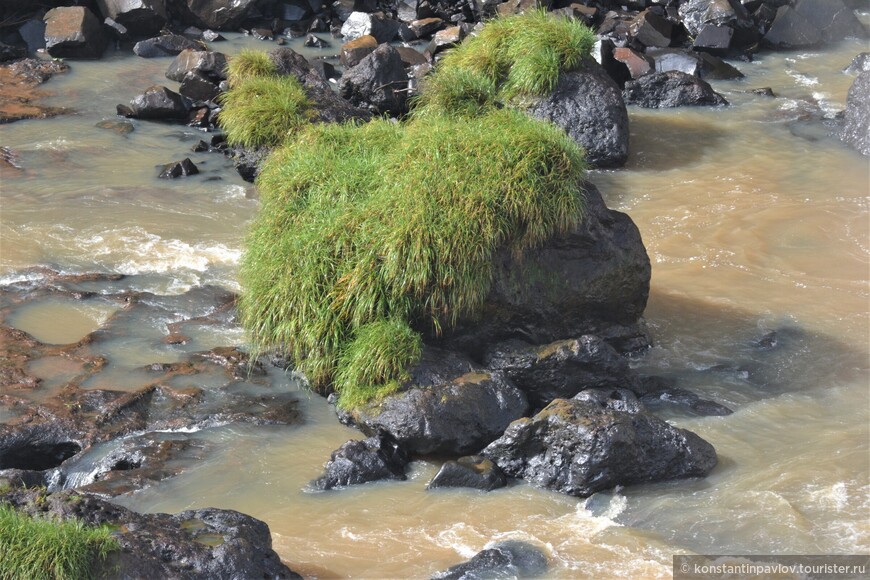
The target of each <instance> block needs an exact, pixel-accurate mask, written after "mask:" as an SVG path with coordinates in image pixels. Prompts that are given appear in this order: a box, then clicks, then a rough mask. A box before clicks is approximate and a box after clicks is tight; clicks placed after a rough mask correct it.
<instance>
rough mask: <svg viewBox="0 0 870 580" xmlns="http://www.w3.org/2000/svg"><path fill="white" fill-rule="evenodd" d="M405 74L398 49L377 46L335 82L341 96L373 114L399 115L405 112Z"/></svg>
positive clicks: (406, 84) (406, 77)
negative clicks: (337, 83) (337, 82)
mask: <svg viewBox="0 0 870 580" xmlns="http://www.w3.org/2000/svg"><path fill="white" fill-rule="evenodd" d="M407 88H408V76H407V75H406V74H405V64H404V63H403V62H402V57H401V56H400V55H399V51H397V50H396V49H395V48H393V47H392V46H390V45H389V44H382V45H380V46H378V47H377V48H376V49H375V50H374V51H373V52H372V53H371V54H369V55H368V56H366V57H365V58H363V59H362V60H361V61H360V62H359V64H357V65H356V66H355V67H353V68H351V69H350V70H348V71H347V72H345V73H344V76H342V77H341V82H340V83H339V93H340V94H341V96H342V98H344V99H347V100H348V101H350V103H351V104H353V105H355V106H357V107H364V108H367V109H369V110H370V111H371V112H372V113H373V114H375V115H390V116H393V117H399V116H401V115H403V114H405V113H407V112H408V105H407Z"/></svg>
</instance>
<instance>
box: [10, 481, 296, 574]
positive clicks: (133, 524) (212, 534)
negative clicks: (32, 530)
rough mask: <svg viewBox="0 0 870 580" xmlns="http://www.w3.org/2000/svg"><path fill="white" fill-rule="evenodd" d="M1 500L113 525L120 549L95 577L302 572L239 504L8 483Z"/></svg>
mask: <svg viewBox="0 0 870 580" xmlns="http://www.w3.org/2000/svg"><path fill="white" fill-rule="evenodd" d="M0 502H2V503H5V504H10V505H12V506H13V507H15V508H16V509H18V510H20V511H22V512H25V513H27V514H30V515H31V516H38V517H41V518H50V519H53V518H57V519H60V520H69V519H73V518H75V519H78V520H81V521H83V522H84V523H85V524H87V525H90V526H96V525H108V526H111V527H113V528H115V530H116V531H115V532H114V534H113V538H114V539H115V540H117V542H118V543H119V544H120V550H118V551H117V552H114V553H112V554H111V555H110V556H109V558H108V559H107V560H106V561H105V562H104V563H103V567H102V569H101V570H98V571H97V572H98V573H97V574H96V576H97V577H104V576H105V577H109V576H111V577H119V578H186V579H191V580H192V579H200V580H207V579H210V578H282V579H285V578H286V579H300V580H301V578H302V577H301V576H299V575H298V574H296V573H295V572H293V571H292V570H290V569H289V568H287V566H285V565H284V564H283V563H282V562H281V559H280V558H279V557H278V554H276V553H275V551H274V550H272V537H271V534H270V533H269V526H267V525H266V524H265V523H264V522H262V521H260V520H258V519H255V518H252V517H251V516H248V515H245V514H242V513H239V512H236V511H232V510H220V509H214V508H205V509H199V510H190V511H185V512H181V513H178V514H175V515H169V514H139V513H136V512H133V511H130V510H128V509H126V508H123V507H121V506H119V505H115V504H113V503H109V502H108V501H105V500H102V499H98V498H95V497H92V496H90V495H87V494H78V493H77V494H74V495H73V494H70V493H68V492H61V493H55V494H49V495H47V494H46V493H45V492H44V491H42V490H38V489H29V490H13V491H10V492H8V493H5V494H2V495H0Z"/></svg>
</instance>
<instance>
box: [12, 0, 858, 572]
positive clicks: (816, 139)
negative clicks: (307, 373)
mask: <svg viewBox="0 0 870 580" xmlns="http://www.w3.org/2000/svg"><path fill="white" fill-rule="evenodd" d="M865 19H866V15H865ZM252 42H254V41H251V40H243V39H234V40H232V41H231V42H229V43H224V44H223V45H215V46H214V48H215V49H216V50H224V51H226V52H228V53H233V52H235V51H238V50H239V48H240V47H241V46H243V45H245V44H246V43H247V44H250V43H252ZM261 46H264V47H267V45H261ZM862 50H868V47H867V46H866V43H864V44H863V45H862V43H859V42H857V41H846V42H844V43H842V44H840V45H838V46H836V47H833V48H830V49H825V50H824V51H807V52H787V53H766V54H761V55H758V56H757V58H756V59H755V61H754V62H751V63H743V62H740V63H735V66H737V67H738V68H739V69H740V70H741V71H742V72H743V73H744V74H745V75H746V78H744V79H742V80H738V81H727V82H726V81H719V82H714V83H713V85H714V88H715V89H716V90H718V91H719V92H721V93H722V94H723V95H725V96H726V98H727V99H728V100H729V101H730V102H731V106H730V107H725V108H697V109H688V108H684V109H677V110H662V111H647V110H642V109H631V111H630V115H631V131H632V135H631V139H632V141H631V157H630V160H629V162H628V164H627V166H626V167H625V168H623V169H619V170H613V171H594V172H592V173H591V174H590V179H591V180H592V181H593V182H594V183H596V184H597V185H598V187H599V189H601V191H602V192H603V194H604V196H605V199H606V201H607V203H608V204H609V205H610V206H611V207H613V208H616V209H619V210H621V211H625V212H627V213H629V214H630V215H631V217H632V218H633V219H634V221H635V222H636V223H637V225H638V227H639V228H640V231H641V233H642V235H643V239H644V243H645V245H646V247H647V250H648V252H649V255H650V258H651V261H652V264H653V277H652V288H651V296H650V302H649V306H648V308H647V311H646V319H647V323H648V325H649V328H650V331H651V333H652V336H653V339H654V342H655V346H654V347H653V348H652V350H651V351H650V352H648V353H647V355H646V356H645V357H643V358H642V359H640V360H638V361H635V363H634V364H635V365H636V366H637V367H638V368H640V369H641V370H643V371H644V372H649V373H652V374H659V375H664V376H668V377H672V378H675V379H677V380H678V381H679V384H680V386H683V387H686V388H689V389H692V390H695V391H697V392H699V393H700V394H702V395H703V396H705V397H707V398H712V399H715V400H717V401H719V402H722V403H724V404H726V405H728V406H730V407H731V408H733V409H734V410H735V413H734V414H733V415H730V416H726V417H703V418H700V417H691V416H686V415H682V414H676V413H671V414H669V415H666V418H667V419H668V420H670V421H672V422H673V423H675V424H677V425H679V426H681V427H686V428H689V429H691V430H693V431H695V432H697V433H699V434H700V435H701V436H702V437H704V438H705V439H707V440H708V441H710V442H711V443H712V444H713V445H714V446H715V447H716V449H717V451H718V453H719V457H720V463H719V465H718V466H717V467H716V469H715V470H714V471H713V472H712V474H711V475H710V476H709V477H707V478H706V479H704V480H700V481H683V482H677V483H667V484H656V485H643V486H634V487H630V488H625V489H616V490H613V491H611V492H606V493H599V494H596V495H595V496H593V497H592V498H590V499H589V500H581V499H576V498H571V497H567V496H562V495H559V494H556V493H550V492H546V491H542V490H539V489H536V488H533V487H530V486H528V485H526V484H522V483H519V484H516V485H512V486H510V487H508V488H505V489H502V490H497V491H494V492H491V493H486V494H484V493H480V492H474V491H457V490H449V491H443V490H442V491H438V492H428V491H426V489H425V486H426V483H427V482H428V480H429V479H430V478H431V477H432V476H433V475H434V474H435V472H436V471H437V469H438V467H439V465H438V463H437V461H435V460H432V461H417V462H414V463H413V464H412V466H411V470H410V476H409V479H408V481H405V482H389V483H380V484H371V485H365V486H359V487H357V488H352V489H345V490H341V491H338V492H331V493H312V492H310V491H307V490H306V489H305V486H306V484H307V483H308V482H309V481H310V480H311V479H313V478H315V477H316V476H318V475H319V473H320V471H321V469H322V465H323V463H324V461H325V460H326V459H327V458H328V456H329V453H330V452H331V451H332V450H333V449H335V448H336V447H338V446H339V445H340V444H341V443H343V442H344V441H346V440H347V439H349V438H360V437H361V436H360V434H359V433H358V432H356V431H354V430H352V429H348V428H346V427H343V426H341V425H340V424H339V423H338V421H337V420H336V419H335V415H334V413H333V412H332V410H331V408H330V407H329V406H328V405H327V403H326V402H325V400H323V399H322V398H320V397H318V396H316V395H312V394H309V393H307V392H306V391H305V390H304V389H300V387H299V385H298V384H297V382H296V381H295V380H294V379H293V377H292V376H289V375H287V374H285V373H284V372H283V371H281V370H278V369H273V370H272V371H270V377H269V379H270V384H269V388H270V389H273V390H275V391H287V390H292V391H296V392H298V397H299V399H300V401H301V408H302V412H303V417H304V421H303V423H302V424H300V425H298V426H291V427H274V426H272V427H262V426H260V427H257V426H229V427H222V428H217V429H211V430H205V431H201V432H198V433H193V434H186V435H185V436H188V437H195V438H199V439H203V440H206V441H208V442H209V443H210V444H211V446H210V449H212V452H211V453H209V454H208V455H207V457H206V458H205V459H204V460H202V461H199V462H196V463H194V464H192V465H190V466H188V467H187V469H186V470H185V471H184V472H183V473H182V474H181V475H178V476H176V477H173V478H169V479H166V480H164V481H163V482H161V483H160V484H159V485H156V486H154V487H151V488H149V489H146V490H144V491H141V492H138V493H133V494H131V495H125V496H122V497H120V498H118V499H117V501H119V502H121V503H123V504H124V505H126V506H128V507H131V508H134V509H137V510H142V511H179V510H183V509H187V508H195V507H205V506H214V507H221V508H231V509H237V510H240V511H243V512H246V513H250V514H251V515H254V516H256V517H258V518H261V519H263V520H265V521H266V522H267V523H268V524H269V526H270V528H271V530H272V533H273V539H274V547H275V549H276V550H277V551H278V553H279V554H280V555H281V557H282V558H283V559H285V560H286V561H287V563H288V564H289V565H290V567H291V568H293V569H294V570H297V571H299V572H300V573H302V574H304V575H306V576H309V575H310V576H312V577H318V578H343V577H355V578H360V577H362V578H387V577H415V578H423V577H427V576H428V575H430V574H432V573H433V572H435V571H437V570H440V569H444V568H446V567H448V566H451V565H453V564H456V563H458V562H460V561H462V560H464V559H467V558H468V557H470V556H472V555H474V554H475V553H476V552H478V551H479V550H481V549H482V548H484V547H485V546H486V545H487V544H489V543H491V542H494V541H498V540H502V539H508V538H511V539H520V540H524V541H527V542H530V543H533V544H535V545H537V546H539V547H541V548H542V549H543V550H544V551H545V553H546V554H547V556H548V558H549V561H550V565H551V576H553V577H563V578H609V577H667V576H669V575H670V573H671V556H672V555H673V554H683V553H762V554H763V553H792V554H820V553H840V554H849V553H867V552H868V551H870V521H868V514H870V385H868V377H870V371H868V367H870V365H868V348H870V333H868V329H870V319H868V312H870V309H868V304H870V302H868V301H870V292H868V290H870V288H868V279H870V266H868V264H870V212H868V194H870V164H868V160H867V158H865V157H862V156H860V155H859V154H858V153H856V152H855V151H853V150H851V149H849V148H848V147H846V146H844V145H843V144H841V143H840V142H839V141H838V140H836V139H835V138H832V137H831V136H830V132H831V130H832V122H833V121H832V119H833V117H834V116H835V114H836V112H837V111H838V110H841V109H842V108H843V107H844V105H845V100H846V93H847V91H848V88H849V86H850V84H851V82H852V80H853V77H852V76H850V75H847V74H844V73H843V72H841V71H842V69H843V68H844V67H845V66H846V65H848V64H849V62H850V61H851V59H852V57H853V56H854V55H855V54H857V53H859V52H861V51H862ZM169 62H170V59H150V60H146V59H140V58H137V57H133V56H128V55H122V54H109V55H108V56H107V58H106V59H104V60H103V61H100V62H73V63H71V71H70V72H69V73H67V74H65V75H58V76H56V77H55V78H53V79H52V80H51V81H49V83H48V84H46V85H44V87H43V89H44V90H45V91H46V92H49V93H52V94H53V95H54V96H53V97H52V98H51V99H50V101H49V104H53V105H62V106H66V107H71V108H72V109H74V110H75V112H74V113H73V114H70V115H65V116H60V117H57V118H54V119H50V120H31V121H22V122H18V123H14V124H10V125H5V126H0V145H3V146H5V147H8V148H10V149H12V150H13V151H14V152H15V154H16V156H17V157H16V159H17V161H16V163H17V164H18V165H19V166H20V167H19V168H12V167H5V168H3V169H2V173H0V193H2V197H0V212H2V213H0V243H2V245H0V283H2V284H9V283H12V282H15V281H20V280H23V279H26V278H28V277H31V278H35V277H38V276H39V274H37V273H34V271H33V270H32V268H33V267H34V266H46V267H50V268H52V269H55V270H59V271H63V272H108V273H120V274H125V275H126V277H125V278H123V279H122V280H119V281H115V282H106V283H102V284H96V285H95V286H94V289H96V290H97V291H98V292H103V293H109V292H115V291H118V290H122V289H133V290H139V291H148V292H151V293H154V294H155V295H158V296H175V295H180V294H182V293H184V292H187V291H189V290H191V289H198V288H202V287H205V286H218V287H223V288H225V289H228V290H230V291H237V290H238V289H239V286H238V282H237V279H236V273H237V266H238V261H239V257H240V255H241V252H242V240H243V236H244V231H245V226H246V223H247V222H248V221H249V220H250V219H251V217H252V216H253V215H254V212H256V210H257V207H258V202H257V200H256V193H255V190H254V188H253V186H251V185H249V184H246V183H245V182H243V181H242V180H241V179H240V178H239V177H238V176H237V175H236V174H235V172H234V171H233V170H232V168H231V165H230V164H229V163H228V162H227V161H226V160H225V159H224V158H223V157H222V156H221V155H219V154H209V153H192V152H191V147H192V146H193V144H195V143H196V142H197V141H198V140H199V139H202V138H205V139H208V138H209V136H208V135H205V134H203V133H201V132H200V131H198V130H196V129H191V128H186V127H183V126H174V125H164V124H159V123H152V122H145V121H132V125H131V127H132V128H133V131H131V132H128V129H129V128H130V127H128V128H127V129H119V130H111V129H106V128H101V127H97V123H99V122H100V121H102V120H104V119H113V118H114V115H113V114H114V110H115V105H116V104H117V103H122V102H127V101H128V100H129V99H130V98H132V97H133V96H134V95H136V94H138V93H140V92H142V91H143V90H144V89H145V88H146V87H147V86H149V85H151V84H155V83H159V84H167V85H168V86H172V85H173V83H171V81H167V80H166V79H165V78H164V77H163V73H164V71H165V70H166V67H167V66H168V64H169ZM759 87H771V88H772V89H773V91H774V92H775V93H776V95H777V96H776V97H765V96H761V95H758V94H754V93H750V92H747V91H748V90H749V89H752V88H759ZM184 157H190V158H191V159H192V160H193V161H194V162H195V163H196V164H197V165H199V168H200V171H201V173H200V174H199V175H198V176H195V177H189V178H185V179H179V180H174V181H170V180H160V179H158V178H157V174H158V169H157V167H158V166H159V165H162V164H165V163H168V162H170V161H174V160H177V159H182V158H184ZM118 308H119V307H118V306H117V304H114V303H112V302H111V301H100V300H99V299H96V300H88V301H75V300H69V299H66V298H64V297H62V296H57V297H46V298H45V299H40V300H36V301H30V302H28V303H27V304H26V305H23V306H21V307H20V308H17V309H14V308H13V309H12V311H11V314H10V315H9V318H8V320H7V321H6V322H7V323H8V324H12V325H14V326H17V327H18V328H21V329H23V330H25V331H27V332H29V333H31V334H32V335H34V336H35V337H36V338H38V339H39V340H41V341H43V342H48V343H57V344H64V343H69V342H74V341H76V340H78V339H79V338H81V337H82V336H84V335H86V334H87V333H89V332H91V331H93V330H95V329H97V328H100V327H101V325H105V324H107V322H110V321H114V322H112V323H111V326H112V329H113V330H112V332H111V333H110V336H109V338H108V339H107V340H103V341H101V342H100V343H99V345H98V346H95V347H94V348H96V349H97V350H98V351H99V352H98V353H97V354H99V355H101V356H104V357H105V358H107V359H108V361H109V364H108V365H107V367H106V370H105V372H104V373H102V374H101V375H99V380H97V381H95V382H94V383H93V384H91V385H85V386H92V387H101V388H116V389H133V388H136V387H137V385H139V384H140V383H141V381H142V377H141V376H140V373H137V372H136V369H137V368H140V367H141V366H142V365H145V364H149V363H153V362H173V361H175V360H179V358H180V357H181V356H182V355H183V354H184V353H185V352H194V351H197V350H203V349H207V348H211V347H213V346H219V345H233V344H241V343H243V341H244V335H243V333H242V332H241V331H240V329H239V328H238V327H237V326H235V325H234V323H233V322H232V320H231V319H229V320H227V321H225V322H224V323H222V324H217V325H214V324H212V325H203V326H202V327H198V328H195V329H192V330H190V331H189V332H188V334H189V335H190V337H191V340H190V342H188V343H187V344H184V345H178V344H167V343H166V342H165V341H164V340H163V338H164V337H165V335H166V334H167V333H168V332H169V331H168V330H167V324H169V323H171V322H174V321H176V320H178V319H180V318H183V317H185V316H188V317H190V316H199V315H200V314H201V313H197V312H196V305H189V304H187V303H184V304H180V305H175V306H173V307H172V308H166V309H163V310H153V311H149V312H151V314H150V315H142V316H139V317H138V318H137V317H127V318H119V317H118V312H119V310H118ZM185 309H186V310H185ZM771 331H776V337H777V341H778V343H779V347H780V348H777V349H773V350H765V349H760V348H758V347H757V346H755V344H754V343H755V342H756V341H757V340H758V339H759V338H760V337H763V336H764V335H766V334H767V333H769V332H771ZM56 363H57V364H52V361H51V360H44V361H41V363H40V366H39V367H38V368H34V369H31V370H32V372H33V373H34V374H37V375H38V376H40V377H41V378H43V384H42V386H41V387H40V388H39V389H36V390H35V391H33V392H32V393H29V394H28V393H23V394H19V395H21V396H30V397H34V398H39V397H45V396H47V395H48V394H50V392H51V390H52V389H56V388H59V387H60V386H61V385H62V384H63V382H64V377H65V375H64V372H65V370H64V367H63V363H62V361H56ZM190 380H191V381H195V380H200V382H199V383H194V384H197V385H198V386H204V387H208V379H207V377H203V378H200V379H194V378H192V379H190ZM11 416H12V413H11V411H10V410H8V409H3V408H0V421H4V420H9V418H10V417H11Z"/></svg>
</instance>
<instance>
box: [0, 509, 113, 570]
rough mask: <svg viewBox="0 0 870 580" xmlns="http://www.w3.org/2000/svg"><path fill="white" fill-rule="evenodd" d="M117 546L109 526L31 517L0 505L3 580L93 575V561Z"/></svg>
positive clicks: (0, 550) (0, 556) (0, 551)
mask: <svg viewBox="0 0 870 580" xmlns="http://www.w3.org/2000/svg"><path fill="white" fill-rule="evenodd" d="M117 549H118V543H117V541H115V540H114V539H113V538H112V537H111V531H110V530H109V529H108V528H105V527H100V528H92V527H87V526H85V525H84V524H83V523H82V522H79V521H72V520H68V521H64V522H54V521H49V520H42V519H36V518H31V517H29V516H27V515H25V514H22V513H20V512H17V511H16V510H14V509H13V508H11V507H10V506H8V505H0V578H2V579H3V580H13V579H14V580H19V579H20V580H41V579H46V580H48V579H56V580H61V579H67V578H69V579H78V578H91V577H93V575H94V574H93V565H94V564H95V563H96V562H97V561H98V560H101V559H105V558H106V557H107V556H108V555H109V554H110V553H111V552H113V551H115V550H117Z"/></svg>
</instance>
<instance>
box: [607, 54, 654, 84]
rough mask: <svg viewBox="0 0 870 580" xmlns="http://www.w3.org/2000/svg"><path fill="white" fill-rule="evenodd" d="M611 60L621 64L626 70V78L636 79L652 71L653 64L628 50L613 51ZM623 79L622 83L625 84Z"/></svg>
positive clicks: (646, 58) (649, 59)
mask: <svg viewBox="0 0 870 580" xmlns="http://www.w3.org/2000/svg"><path fill="white" fill-rule="evenodd" d="M613 59H614V60H616V61H617V62H621V63H622V64H624V65H625V68H626V69H628V76H629V77H630V78H633V79H636V78H638V77H642V76H643V75H645V74H647V73H649V72H650V71H651V70H654V67H655V62H654V61H653V59H651V58H650V57H648V56H646V55H645V54H640V53H638V52H636V51H634V50H632V49H630V48H617V49H615V50H614V51H613ZM625 80H627V79H623V80H622V83H623V84H625Z"/></svg>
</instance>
